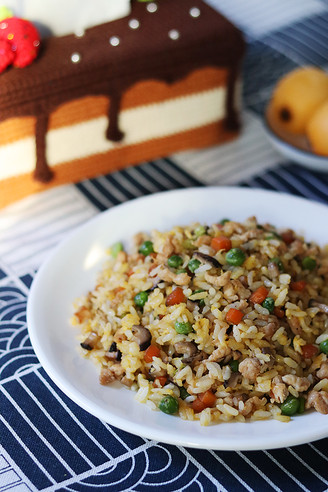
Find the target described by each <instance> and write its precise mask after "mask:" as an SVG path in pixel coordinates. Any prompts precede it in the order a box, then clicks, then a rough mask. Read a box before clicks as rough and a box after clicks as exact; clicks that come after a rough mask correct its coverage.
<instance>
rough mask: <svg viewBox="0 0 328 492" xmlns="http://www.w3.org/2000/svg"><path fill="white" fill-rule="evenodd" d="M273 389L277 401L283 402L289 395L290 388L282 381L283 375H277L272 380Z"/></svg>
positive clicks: (274, 398)
mask: <svg viewBox="0 0 328 492" xmlns="http://www.w3.org/2000/svg"><path fill="white" fill-rule="evenodd" d="M271 391H272V395H273V398H272V399H273V400H274V401H276V402H277V403H283V402H284V401H285V400H286V398H287V396H288V389H287V386H286V385H285V383H283V381H282V377H281V376H276V377H274V378H273V380H272V386H271Z"/></svg>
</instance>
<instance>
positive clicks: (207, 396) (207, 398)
mask: <svg viewBox="0 0 328 492" xmlns="http://www.w3.org/2000/svg"><path fill="white" fill-rule="evenodd" d="M199 399H200V400H201V401H202V402H203V403H204V405H205V407H206V408H207V407H213V406H214V404H215V402H216V396H215V394H214V393H213V392H212V391H211V390H207V391H205V393H201V394H200V395H199Z"/></svg>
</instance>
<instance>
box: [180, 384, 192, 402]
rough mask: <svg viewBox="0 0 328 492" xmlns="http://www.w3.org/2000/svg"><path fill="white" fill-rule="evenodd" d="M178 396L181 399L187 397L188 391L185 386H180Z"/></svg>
mask: <svg viewBox="0 0 328 492" xmlns="http://www.w3.org/2000/svg"><path fill="white" fill-rule="evenodd" d="M179 389H180V398H181V400H185V399H186V398H188V396H190V395H189V393H188V391H187V390H186V388H185V387H184V386H180V388H179Z"/></svg>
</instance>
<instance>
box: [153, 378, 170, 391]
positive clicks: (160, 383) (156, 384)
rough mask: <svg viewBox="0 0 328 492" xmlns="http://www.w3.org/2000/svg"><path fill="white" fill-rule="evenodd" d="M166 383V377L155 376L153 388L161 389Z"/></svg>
mask: <svg viewBox="0 0 328 492" xmlns="http://www.w3.org/2000/svg"><path fill="white" fill-rule="evenodd" d="M166 383H167V377H166V376H157V378H156V379H155V381H154V382H153V387H154V388H158V387H163V386H165V385H166Z"/></svg>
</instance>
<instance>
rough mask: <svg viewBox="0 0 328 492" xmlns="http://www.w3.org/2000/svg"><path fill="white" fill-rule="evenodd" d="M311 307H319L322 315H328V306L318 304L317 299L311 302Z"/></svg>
mask: <svg viewBox="0 0 328 492" xmlns="http://www.w3.org/2000/svg"><path fill="white" fill-rule="evenodd" d="M309 306H310V307H317V308H318V309H319V311H321V312H322V313H328V305H327V304H323V303H322V302H318V301H316V300H315V299H311V300H310V302H309Z"/></svg>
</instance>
